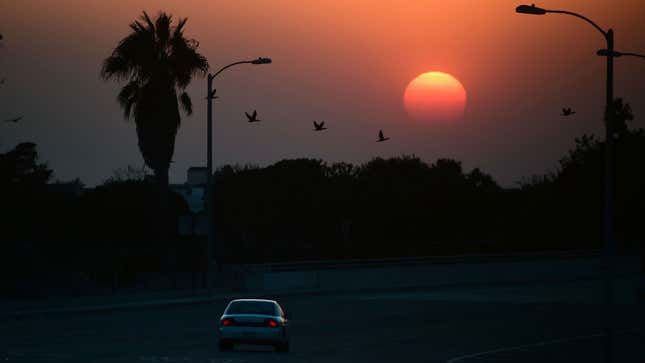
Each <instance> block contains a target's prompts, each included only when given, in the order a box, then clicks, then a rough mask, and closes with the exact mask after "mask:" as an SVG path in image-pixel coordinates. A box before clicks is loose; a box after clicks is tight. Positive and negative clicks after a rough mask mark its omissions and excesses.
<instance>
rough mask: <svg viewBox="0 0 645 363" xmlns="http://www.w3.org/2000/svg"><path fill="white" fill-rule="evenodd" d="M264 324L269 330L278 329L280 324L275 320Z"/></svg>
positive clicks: (268, 320) (266, 321) (269, 320)
mask: <svg viewBox="0 0 645 363" xmlns="http://www.w3.org/2000/svg"><path fill="white" fill-rule="evenodd" d="M264 324H265V325H266V326H268V327H269V328H277V327H278V322H277V321H275V320H273V319H267V320H265V321H264Z"/></svg>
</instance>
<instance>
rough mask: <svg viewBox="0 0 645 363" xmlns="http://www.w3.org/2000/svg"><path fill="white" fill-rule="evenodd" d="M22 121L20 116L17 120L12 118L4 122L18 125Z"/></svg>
mask: <svg viewBox="0 0 645 363" xmlns="http://www.w3.org/2000/svg"><path fill="white" fill-rule="evenodd" d="M20 120H22V116H20V117H16V118H11V119H8V120H4V121H5V122H13V123H17V122H18V121H20Z"/></svg>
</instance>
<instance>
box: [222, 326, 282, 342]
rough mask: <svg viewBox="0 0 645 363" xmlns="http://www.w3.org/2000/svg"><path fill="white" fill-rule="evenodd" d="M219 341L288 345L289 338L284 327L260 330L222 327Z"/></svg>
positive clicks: (256, 328) (257, 328) (255, 328)
mask: <svg viewBox="0 0 645 363" xmlns="http://www.w3.org/2000/svg"><path fill="white" fill-rule="evenodd" d="M219 339H220V340H222V339H225V340H226V341H228V342H231V343H256V344H274V343H286V342H287V341H288V340H289V339H288V337H287V334H286V331H285V329H284V327H279V328H264V327H262V328H259V327H243V326H240V327H238V326H233V327H220V328H219Z"/></svg>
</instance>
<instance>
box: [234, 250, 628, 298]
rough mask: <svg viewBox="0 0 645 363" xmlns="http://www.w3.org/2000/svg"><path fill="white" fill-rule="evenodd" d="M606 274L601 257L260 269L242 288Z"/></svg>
mask: <svg viewBox="0 0 645 363" xmlns="http://www.w3.org/2000/svg"><path fill="white" fill-rule="evenodd" d="M603 271H604V270H603V264H602V259H601V257H599V256H586V257H579V258H567V259H546V258H545V259H537V260H523V261H517V262H513V261H503V262H481V263H472V262H469V263H464V262H462V263H452V264H446V263H443V264H427V265H412V266H383V267H376V266H370V267H369V268H338V269H321V270H306V271H271V270H262V269H256V270H253V271H248V272H246V273H245V274H244V277H243V281H244V283H243V285H244V286H243V288H244V289H245V290H247V291H284V290H311V289H315V290H320V291H342V290H347V291H350V290H361V289H380V288H383V289H387V288H398V287H401V288H406V287H422V286H438V285H451V284H483V283H514V282H517V283H520V282H527V281H542V280H544V281H550V280H577V279H590V278H600V277H602V273H603ZM638 272H639V259H638V257H619V258H617V261H616V269H615V274H617V275H628V274H633V275H636V274H638Z"/></svg>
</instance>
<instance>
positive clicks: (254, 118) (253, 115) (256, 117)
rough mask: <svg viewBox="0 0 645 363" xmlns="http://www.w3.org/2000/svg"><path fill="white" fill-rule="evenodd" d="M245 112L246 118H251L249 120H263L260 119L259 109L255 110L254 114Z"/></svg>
mask: <svg viewBox="0 0 645 363" xmlns="http://www.w3.org/2000/svg"><path fill="white" fill-rule="evenodd" d="M244 114H246V118H248V119H249V122H260V121H262V120H258V111H257V110H253V114H252V115H249V113H248V112H244Z"/></svg>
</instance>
